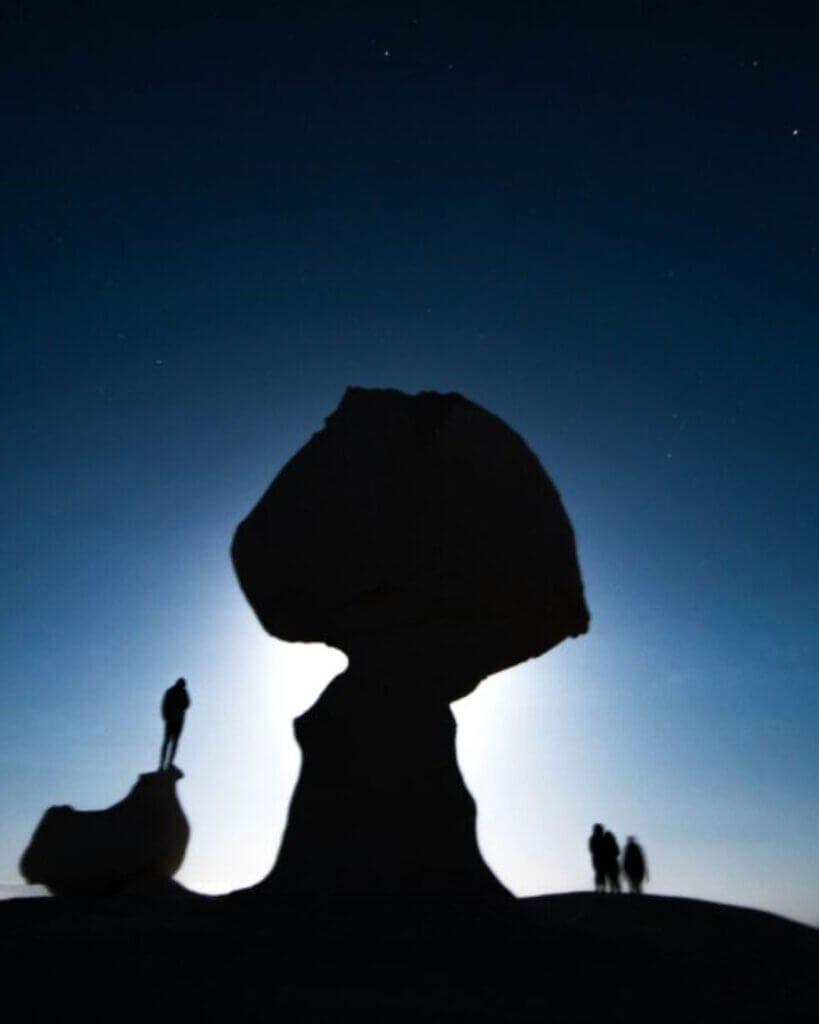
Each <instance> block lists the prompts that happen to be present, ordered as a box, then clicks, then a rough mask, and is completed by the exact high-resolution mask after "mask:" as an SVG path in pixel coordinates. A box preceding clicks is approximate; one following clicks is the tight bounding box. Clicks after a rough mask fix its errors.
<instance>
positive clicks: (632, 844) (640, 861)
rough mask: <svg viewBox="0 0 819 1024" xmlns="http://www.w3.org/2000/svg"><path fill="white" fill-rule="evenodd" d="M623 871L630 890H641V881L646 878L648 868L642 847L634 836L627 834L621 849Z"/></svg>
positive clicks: (637, 891) (638, 891)
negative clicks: (623, 846)
mask: <svg viewBox="0 0 819 1024" xmlns="http://www.w3.org/2000/svg"><path fill="white" fill-rule="evenodd" d="M623 873H624V874H625V876H626V878H627V879H628V887H629V890H630V891H631V892H636V893H640V892H642V891H643V882H644V881H645V880H646V879H647V878H648V868H647V866H646V858H645V854H644V853H643V850H642V847H641V846H640V844H639V843H638V842H637V840H636V839H635V838H634V836H629V837H628V839H627V840H626V848H625V850H624V851H623Z"/></svg>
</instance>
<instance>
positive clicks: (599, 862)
mask: <svg viewBox="0 0 819 1024" xmlns="http://www.w3.org/2000/svg"><path fill="white" fill-rule="evenodd" d="M589 852H590V853H591V859H592V868H593V869H594V889H595V892H620V891H621V888H620V871H621V864H620V845H619V844H618V842H617V838H616V837H615V835H614V833H613V832H610V831H608V829H604V828H603V826H602V825H600V824H596V825H595V826H594V827H593V828H592V834H591V836H590V838H589ZM622 871H623V874H625V876H626V879H627V881H628V886H629V889H630V890H631V892H634V893H640V892H642V891H643V882H644V881H645V880H646V878H647V877H648V869H647V868H646V859H645V855H644V853H643V851H642V848H641V847H640V844H639V843H638V842H637V840H636V839H635V838H634V836H629V837H628V839H627V840H626V847H625V850H624V851H623V861H622Z"/></svg>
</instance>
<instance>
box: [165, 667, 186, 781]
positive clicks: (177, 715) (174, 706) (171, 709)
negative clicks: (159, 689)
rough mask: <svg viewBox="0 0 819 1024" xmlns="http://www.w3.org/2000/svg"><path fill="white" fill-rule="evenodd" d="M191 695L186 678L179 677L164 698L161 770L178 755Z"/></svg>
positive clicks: (171, 763) (169, 765)
mask: <svg viewBox="0 0 819 1024" xmlns="http://www.w3.org/2000/svg"><path fill="white" fill-rule="evenodd" d="M190 703H191V700H190V697H189V696H188V691H187V689H186V687H185V680H184V679H182V678H179V679H177V680H176V682H175V683H174V684H173V686H169V687H168V689H167V690H166V691H165V696H164V697H163V698H162V718H163V720H164V722H165V738H164V739H163V740H162V750H161V751H160V754H159V770H160V771H161V772H164V771H168V769H169V768H171V766H172V765H173V759H174V758H175V757H176V748H177V746H178V745H179V737H180V736H181V735H182V726H183V725H184V724H185V712H186V711H187V710H188V708H189V707H190Z"/></svg>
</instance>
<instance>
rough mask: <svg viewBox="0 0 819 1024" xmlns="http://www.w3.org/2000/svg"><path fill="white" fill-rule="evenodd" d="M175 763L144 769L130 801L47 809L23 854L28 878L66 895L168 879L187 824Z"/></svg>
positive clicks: (181, 853) (179, 861) (109, 892)
mask: <svg viewBox="0 0 819 1024" xmlns="http://www.w3.org/2000/svg"><path fill="white" fill-rule="evenodd" d="M181 777H182V773H181V772H180V771H179V769H178V768H171V769H169V770H168V771H162V772H146V773H145V774H143V775H140V776H139V778H138V779H137V781H136V784H135V785H134V787H133V788H132V789H131V791H130V793H129V794H128V795H127V796H126V797H125V799H123V800H120V801H119V803H116V804H114V805H113V807H109V808H107V809H106V810H103V811H76V810H74V808H73V807H69V806H67V805H64V806H61V807H49V809H48V810H47V811H46V812H45V814H44V815H43V817H42V819H41V820H40V823H39V824H38V825H37V828H36V829H35V830H34V834H33V835H32V837H31V841H30V843H29V845H28V847H27V848H26V851H25V853H24V854H23V856H22V858H21V860H20V873H21V874H22V875H23V877H24V878H25V879H26V881H27V882H30V883H32V884H33V883H39V884H41V885H45V886H46V887H47V888H48V889H50V890H51V892H52V893H54V894H55V895H58V896H62V895H83V896H107V895H113V894H114V893H117V892H119V891H121V890H123V889H124V888H126V887H127V886H131V885H133V884H135V883H136V884H138V883H141V882H143V881H152V880H157V879H170V878H172V877H173V875H175V874H176V872H177V871H178V870H179V868H180V867H181V865H182V861H183V860H184V857H185V850H186V849H187V845H188V838H189V836H190V828H189V826H188V821H187V819H186V817H185V814H184V812H183V810H182V808H181V806H180V804H179V800H178V799H177V795H176V783H177V781H178V780H179V779H180V778H181Z"/></svg>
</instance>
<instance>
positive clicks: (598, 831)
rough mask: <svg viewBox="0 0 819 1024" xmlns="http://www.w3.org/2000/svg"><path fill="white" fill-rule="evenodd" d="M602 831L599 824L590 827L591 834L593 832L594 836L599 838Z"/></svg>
mask: <svg viewBox="0 0 819 1024" xmlns="http://www.w3.org/2000/svg"><path fill="white" fill-rule="evenodd" d="M602 831H603V826H602V825H601V824H600V823H599V822H598V823H597V824H596V825H594V826H593V827H592V832H594V834H595V835H596V836H599V835H600V833H601V832H602Z"/></svg>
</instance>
